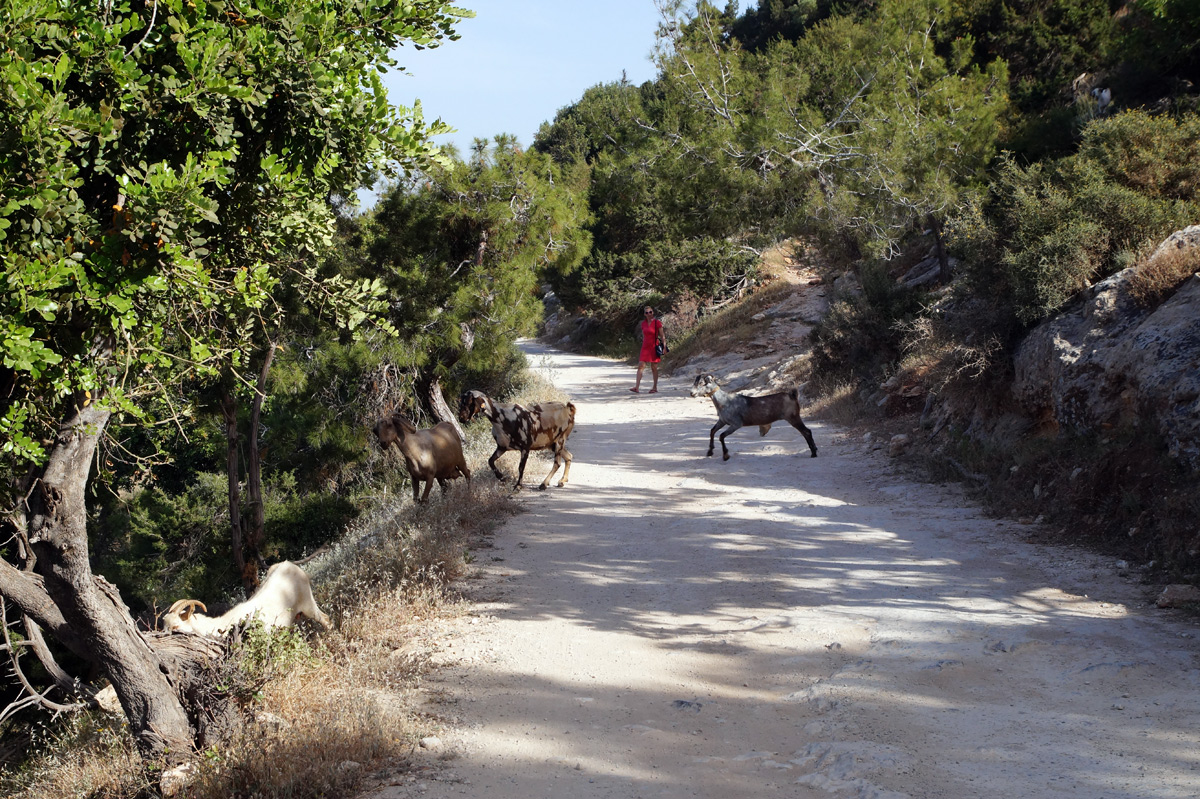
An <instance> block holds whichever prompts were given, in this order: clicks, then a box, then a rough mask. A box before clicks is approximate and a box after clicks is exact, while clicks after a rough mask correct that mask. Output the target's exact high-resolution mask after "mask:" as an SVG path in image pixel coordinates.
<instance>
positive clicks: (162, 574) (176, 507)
mask: <svg viewBox="0 0 1200 799" xmlns="http://www.w3.org/2000/svg"><path fill="white" fill-rule="evenodd" d="M244 501H245V499H244V495H243V502H244ZM263 503H264V509H263V510H264V517H265V520H264V536H265V539H266V540H265V541H264V545H263V554H264V556H266V558H267V560H268V561H277V560H284V559H289V558H297V557H300V556H301V555H303V554H304V553H305V552H306V551H311V550H313V549H315V548H317V547H318V546H320V545H321V544H323V543H325V542H326V541H329V540H330V539H331V538H333V537H334V536H336V535H337V534H339V533H340V532H341V530H342V529H343V528H344V527H345V526H346V524H347V523H348V522H349V521H350V520H351V519H353V518H354V517H355V516H356V515H357V512H358V511H357V509H356V508H355V506H354V504H353V503H352V502H351V501H350V500H349V499H347V498H345V497H343V496H339V495H334V494H329V493H326V492H302V491H299V490H298V489H297V487H296V480H295V478H294V477H293V476H292V475H291V474H290V473H286V472H285V473H282V474H276V475H271V476H269V477H267V478H266V479H265V480H264V481H263ZM246 510H247V508H246V507H243V511H246ZM93 530H94V532H93V537H94V539H95V542H94V545H95V548H94V551H95V553H96V557H97V560H98V563H97V570H98V571H99V572H100V573H102V574H104V575H105V576H106V577H107V578H108V579H109V580H111V581H112V582H113V583H115V584H116V585H117V587H118V588H120V589H121V594H122V596H123V597H124V598H125V601H126V602H127V603H128V604H129V606H130V607H131V608H132V609H133V610H134V611H135V612H140V611H144V610H147V609H149V608H151V607H153V606H154V605H155V604H156V603H157V604H158V605H159V606H162V605H164V604H169V602H168V600H172V599H177V598H179V597H203V598H205V599H206V601H209V600H215V599H216V598H219V597H223V596H227V595H228V594H229V592H230V590H232V589H234V587H235V586H237V585H238V575H237V574H235V573H234V569H233V565H232V564H233V560H232V558H233V556H232V550H231V546H230V531H229V495H228V483H227V482H226V477H225V475H223V474H211V473H200V474H197V475H196V480H195V482H194V483H192V484H191V485H189V486H188V487H187V488H186V489H185V490H184V491H182V492H180V493H178V494H169V493H167V492H165V491H162V490H160V489H158V488H147V489H142V490H139V491H135V492H132V493H130V494H128V495H126V496H124V497H121V498H120V500H119V501H117V502H115V503H112V505H111V507H110V508H109V509H108V510H107V511H106V512H105V513H104V514H103V515H100V516H99V517H98V518H96V519H95V520H94V524H93ZM160 609H161V608H160Z"/></svg>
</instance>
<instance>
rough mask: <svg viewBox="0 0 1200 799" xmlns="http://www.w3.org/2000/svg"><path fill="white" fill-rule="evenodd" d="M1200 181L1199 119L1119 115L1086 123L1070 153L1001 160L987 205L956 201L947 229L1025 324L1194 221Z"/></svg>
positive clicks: (986, 288)
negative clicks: (1026, 161) (1023, 161)
mask: <svg viewBox="0 0 1200 799" xmlns="http://www.w3.org/2000/svg"><path fill="white" fill-rule="evenodd" d="M1198 186H1200V117H1196V116H1195V115H1189V116H1186V117H1184V118H1183V119H1181V120H1179V121H1176V120H1174V119H1171V118H1168V117H1156V116H1150V115H1149V114H1145V113H1142V112H1128V113H1124V114H1118V115H1117V116H1115V117H1112V118H1110V119H1101V120H1097V121H1095V122H1093V123H1092V124H1090V125H1089V126H1088V127H1087V128H1086V129H1085V130H1084V135H1083V142H1082V144H1081V146H1080V149H1079V152H1078V153H1077V154H1075V155H1073V156H1070V157H1068V158H1064V159H1061V160H1060V161H1057V162H1050V163H1048V164H1045V165H1037V164H1035V165H1033V166H1028V167H1024V166H1019V165H1018V164H1016V163H1015V162H1014V161H1013V160H1011V159H1007V160H1005V161H1004V162H1002V164H1001V166H1000V169H999V172H998V174H997V177H996V180H995V181H994V182H993V184H992V187H991V193H990V196H989V198H988V199H987V201H986V202H985V204H984V205H983V206H969V207H967V208H965V209H963V210H962V211H961V212H960V213H959V214H958V216H957V217H956V218H954V219H952V220H951V221H950V222H949V224H948V225H947V237H948V239H949V241H950V243H951V246H952V247H953V248H954V250H955V251H956V252H957V253H958V254H959V255H961V256H962V257H963V258H964V260H965V263H966V270H967V277H968V280H969V282H970V283H971V284H972V285H973V288H974V290H975V291H976V292H977V293H982V294H985V295H990V296H997V297H1000V298H1002V301H1003V302H1005V303H1007V304H1008V305H1009V307H1010V308H1011V313H1012V316H1013V318H1015V319H1016V320H1018V321H1019V322H1020V323H1021V324H1024V325H1032V324H1034V323H1036V322H1038V321H1040V320H1041V319H1044V318H1045V317H1047V316H1049V315H1050V314H1052V313H1054V312H1055V311H1056V310H1058V309H1059V308H1060V307H1062V305H1063V304H1065V303H1066V302H1067V301H1069V300H1070V299H1071V298H1072V297H1073V296H1075V294H1076V293H1077V292H1078V291H1079V290H1080V289H1082V288H1084V287H1086V286H1088V285H1090V284H1091V283H1094V282H1096V281H1097V280H1100V279H1103V278H1105V277H1107V276H1108V275H1111V274H1113V273H1114V272H1116V271H1118V270H1120V269H1122V268H1124V267H1125V266H1128V265H1130V264H1131V263H1133V262H1134V260H1135V254H1136V253H1137V252H1138V251H1139V250H1142V249H1144V248H1145V247H1146V246H1148V245H1151V244H1154V243H1157V242H1158V241H1161V240H1162V239H1164V238H1166V237H1167V236H1168V235H1170V234H1171V233H1173V232H1174V231H1176V230H1178V229H1180V228H1182V227H1185V226H1187V225H1189V224H1194V223H1195V221H1196V220H1197V219H1200V193H1198V188H1197V187H1198Z"/></svg>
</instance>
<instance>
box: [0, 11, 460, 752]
mask: <svg viewBox="0 0 1200 799" xmlns="http://www.w3.org/2000/svg"><path fill="white" fill-rule="evenodd" d="M467 15H469V12H466V11H462V10H460V9H457V8H455V7H454V6H451V5H449V4H447V3H446V2H443V1H442V0H406V1H405V2H399V0H303V2H301V1H300V0H241V1H240V2H226V1H225V0H98V1H97V2H91V3H63V2H60V1H59V0H0V41H2V42H4V46H3V47H0V273H2V276H3V281H4V291H3V292H2V293H0V306H2V309H3V312H2V319H3V322H0V457H2V458H3V459H4V463H5V467H6V468H7V470H8V474H9V476H10V479H9V480H7V481H6V488H7V492H6V496H5V500H6V501H5V511H6V512H5V517H4V520H3V525H4V527H5V531H6V532H5V539H6V540H7V543H5V544H3V545H2V546H3V549H2V550H0V554H2V555H3V558H2V559H0V598H2V600H3V601H4V602H5V603H10V604H11V605H15V606H16V608H17V609H18V610H19V613H20V614H21V616H22V617H23V619H24V622H25V628H26V629H25V635H24V636H23V637H22V638H21V640H11V641H8V644H7V647H6V649H7V651H8V653H9V655H10V657H11V658H12V660H13V663H14V664H17V665H18V667H19V661H20V658H21V656H22V655H23V654H24V652H25V651H27V650H32V651H34V652H36V653H37V654H38V655H39V656H40V657H42V658H43V659H44V660H45V661H47V666H48V668H49V669H50V673H51V675H52V676H54V678H55V680H56V682H57V683H58V687H59V688H60V689H62V690H64V691H66V692H68V693H69V692H70V691H72V690H73V689H74V688H76V687H77V686H76V685H75V684H74V683H73V681H72V680H71V678H70V677H69V675H67V674H65V673H63V672H62V670H61V669H59V668H57V666H56V665H54V664H53V663H52V661H51V658H50V655H49V653H50V648H49V647H48V646H46V644H45V641H44V640H43V638H42V635H41V633H42V631H45V632H47V633H49V634H50V635H51V636H52V637H53V638H54V639H55V641H56V642H57V644H58V645H60V646H63V647H65V648H67V649H68V650H70V651H71V652H72V653H74V654H75V655H76V656H78V657H79V658H82V659H83V660H85V661H88V662H90V663H92V664H94V666H95V667H97V668H98V669H99V670H100V671H101V672H102V673H104V674H105V675H106V676H107V677H108V678H109V679H110V680H111V682H112V684H113V686H114V688H115V689H116V692H117V695H118V698H119V699H120V702H121V705H122V707H123V708H124V711H125V713H126V715H127V716H128V719H129V724H130V729H131V730H132V732H133V734H134V736H135V738H136V740H137V742H138V745H139V747H140V749H141V751H142V752H143V754H144V755H146V756H148V757H162V756H164V755H165V756H166V757H167V759H169V760H176V759H179V758H182V757H184V756H185V754H186V753H187V752H188V751H190V750H191V748H192V746H193V745H194V743H196V742H197V741H199V740H203V738H204V733H205V730H204V729H203V725H202V722H201V716H202V714H199V713H196V712H194V710H195V708H194V707H193V706H192V705H191V704H190V702H191V700H190V699H189V697H190V696H191V691H192V688H193V687H194V686H193V685H192V681H193V680H194V675H195V673H196V664H197V663H198V662H200V661H202V660H203V659H204V658H207V657H211V656H212V655H213V654H214V652H213V647H212V645H211V644H209V643H204V642H196V643H194V644H188V643H187V641H186V639H190V638H191V637H190V636H159V635H156V634H153V633H147V632H144V631H142V630H140V629H138V627H137V626H136V625H135V622H134V620H133V619H132V618H131V616H130V614H129V612H128V610H127V608H126V607H125V605H124V603H123V602H122V600H121V597H120V596H119V594H118V592H117V591H116V589H115V588H114V587H113V586H112V585H111V584H110V583H109V582H108V581H106V580H105V579H104V578H103V577H102V576H100V575H97V574H94V573H93V572H92V570H91V566H90V564H89V550H88V531H87V524H86V518H87V517H86V498H87V497H86V495H87V488H88V481H89V474H90V473H91V469H92V465H93V462H94V460H95V458H96V454H97V447H98V445H99V444H100V442H101V441H102V438H103V436H104V432H105V428H106V426H107V425H108V424H109V422H110V420H111V419H112V418H113V417H114V416H115V415H116V416H121V417H123V418H126V419H129V418H135V419H142V420H143V421H144V422H145V423H147V424H150V423H152V422H154V421H155V420H154V419H153V418H151V417H150V416H149V415H148V412H147V409H148V408H151V407H165V408H170V407H173V406H174V402H175V399H174V398H177V397H180V396H181V395H180V394H179V392H178V391H177V387H178V386H180V385H183V384H184V381H186V380H188V379H189V378H192V377H195V376H198V375H200V376H212V375H215V374H219V373H220V372H221V371H222V370H229V372H230V373H231V374H232V375H233V376H234V378H235V379H237V380H240V381H242V382H243V383H245V384H247V385H250V386H253V385H254V384H255V382H256V380H255V376H254V375H252V374H251V375H243V373H242V372H243V370H244V369H245V368H246V366H247V364H249V363H250V362H251V361H250V358H249V356H248V354H247V353H246V350H247V349H248V348H249V347H251V346H252V344H250V343H249V342H253V341H255V337H253V336H252V335H251V334H252V333H254V332H256V331H262V330H264V329H270V326H271V325H270V323H272V322H276V323H277V322H278V317H279V315H280V314H281V313H283V309H282V307H281V306H280V305H279V304H277V302H276V300H275V297H276V296H277V291H279V290H280V289H281V287H283V286H285V285H286V286H288V287H290V290H292V291H299V292H302V293H303V294H304V295H305V296H306V297H307V298H309V301H310V302H313V303H318V304H321V305H323V306H325V307H326V308H327V309H331V310H333V311H334V315H335V316H337V317H338V319H339V320H340V321H341V322H342V323H343V324H344V325H345V326H347V327H351V328H353V327H355V326H357V325H361V324H363V323H364V322H366V321H367V320H368V319H369V318H371V316H372V314H374V313H375V312H376V311H378V310H381V307H382V306H381V301H380V297H379V294H380V288H381V287H380V286H379V284H378V283H377V282H374V281H372V280H370V279H363V280H359V281H357V282H352V281H349V280H346V279H342V278H337V277H334V278H330V279H325V280H321V279H318V276H317V272H316V271H315V269H314V267H313V266H312V265H311V264H312V258H313V255H314V254H316V253H320V252H321V251H322V250H323V249H324V248H326V247H327V246H328V244H329V241H330V233H331V229H332V211H331V206H330V198H331V197H334V196H337V195H346V194H348V193H349V192H351V191H352V190H353V189H354V188H355V187H357V186H358V185H360V184H361V183H362V182H363V180H364V179H365V178H366V176H367V175H369V174H371V173H373V172H375V171H377V170H380V169H388V168H394V167H395V166H396V165H400V166H414V165H417V166H419V165H421V164H424V163H426V162H427V161H428V160H429V159H430V158H431V157H433V156H434V155H435V154H436V150H435V149H434V148H433V147H432V145H430V144H429V143H428V137H429V135H430V134H431V133H435V132H439V131H440V130H442V129H444V126H442V125H441V124H440V122H439V123H434V124H432V125H429V124H426V123H425V122H424V121H423V119H422V117H421V114H420V109H419V107H418V108H415V109H403V108H395V107H392V106H389V104H388V102H387V97H386V94H385V92H384V90H383V87H382V83H381V80H380V74H379V73H380V72H381V71H383V70H385V69H386V68H387V67H389V66H392V65H393V61H392V59H391V58H390V56H389V55H388V54H389V52H391V51H393V50H394V49H395V48H397V47H399V46H402V45H411V46H418V47H425V46H434V45H437V44H438V43H439V42H440V41H443V40H445V39H446V38H452V37H453V35H454V34H453V25H454V23H455V22H456V20H458V19H460V18H462V17H463V16H467ZM183 401H186V395H183ZM175 410H176V411H179V410H180V409H179V408H178V407H176V408H175ZM181 639H184V640H182V641H181ZM6 640H8V639H6ZM77 696H78V695H77V694H76V697H77ZM37 701H39V702H41V703H42V704H44V705H46V706H47V707H54V708H58V709H61V708H62V707H66V706H68V705H67V700H63V701H62V702H56V701H53V700H51V699H50V698H49V697H48V696H47V695H44V694H43V695H40V696H38V697H37Z"/></svg>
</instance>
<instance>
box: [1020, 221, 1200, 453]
mask: <svg viewBox="0 0 1200 799" xmlns="http://www.w3.org/2000/svg"><path fill="white" fill-rule="evenodd" d="M1162 246H1163V247H1198V246H1200V226H1196V227H1190V228H1187V229H1186V230H1183V231H1180V232H1178V233H1176V234H1174V235H1173V236H1172V237H1171V238H1170V239H1168V240H1167V241H1166V242H1164V243H1163V245H1162ZM1133 274H1134V270H1133V269H1127V270H1125V271H1123V272H1118V273H1117V274H1115V275H1113V276H1112V277H1109V278H1107V279H1105V280H1103V281H1101V282H1099V283H1097V284H1095V285H1094V286H1092V287H1090V288H1089V289H1087V290H1086V291H1085V292H1083V295H1082V296H1081V298H1080V299H1079V300H1078V301H1076V303H1075V304H1074V305H1073V306H1071V307H1070V308H1069V309H1068V310H1067V311H1066V312H1064V313H1062V314H1060V315H1059V316H1056V317H1055V318H1053V319H1050V320H1048V321H1046V322H1043V323H1042V324H1041V325H1039V326H1038V327H1037V328H1035V329H1034V330H1033V331H1032V332H1031V333H1030V334H1029V335H1028V336H1027V337H1026V339H1025V341H1024V342H1022V343H1021V345H1020V347H1019V348H1018V349H1017V352H1016V355H1015V358H1014V367H1015V380H1014V382H1013V389H1012V390H1013V395H1014V397H1015V398H1016V399H1017V401H1018V402H1019V403H1020V404H1021V406H1022V407H1023V408H1024V409H1025V410H1026V411H1027V412H1028V413H1030V414H1032V415H1033V416H1035V417H1036V418H1039V419H1042V420H1043V421H1047V422H1051V423H1053V424H1054V425H1056V426H1058V427H1062V428H1067V429H1071V430H1075V431H1078V432H1092V431H1096V430H1100V429H1105V428H1109V427H1114V426H1118V425H1121V424H1145V425H1150V426H1152V427H1153V428H1155V429H1156V430H1157V431H1158V432H1159V433H1160V434H1161V435H1162V436H1163V437H1164V439H1165V440H1166V442H1167V445H1168V448H1169V452H1170V454H1171V455H1172V456H1173V457H1175V458H1178V459H1180V460H1182V461H1184V462H1185V463H1187V464H1188V465H1189V466H1191V467H1192V468H1200V368H1197V364H1200V276H1197V275H1193V276H1192V277H1191V278H1189V279H1188V280H1186V281H1184V283H1183V284H1182V285H1180V286H1179V288H1178V289H1176V291H1175V293H1174V294H1173V295H1171V296H1170V297H1169V298H1168V299H1167V300H1166V301H1165V302H1163V303H1162V304H1161V305H1159V306H1158V307H1157V308H1153V309H1146V308H1141V307H1139V306H1138V305H1137V304H1136V303H1135V302H1134V300H1133V299H1132V297H1131V296H1130V292H1129V281H1130V278H1131V277H1132V275H1133Z"/></svg>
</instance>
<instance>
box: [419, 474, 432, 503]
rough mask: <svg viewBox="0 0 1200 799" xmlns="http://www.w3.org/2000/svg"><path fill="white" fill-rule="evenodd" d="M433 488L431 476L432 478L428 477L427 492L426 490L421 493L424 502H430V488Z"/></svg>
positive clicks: (426, 482)
mask: <svg viewBox="0 0 1200 799" xmlns="http://www.w3.org/2000/svg"><path fill="white" fill-rule="evenodd" d="M432 488H433V478H432V477H430V478H428V479H427V480H426V481H425V492H424V493H423V494H421V501H422V502H428V501H429V492H430V490H431V489H432Z"/></svg>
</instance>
